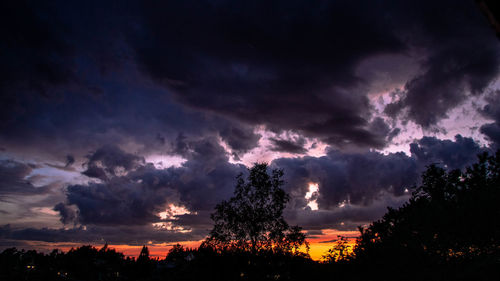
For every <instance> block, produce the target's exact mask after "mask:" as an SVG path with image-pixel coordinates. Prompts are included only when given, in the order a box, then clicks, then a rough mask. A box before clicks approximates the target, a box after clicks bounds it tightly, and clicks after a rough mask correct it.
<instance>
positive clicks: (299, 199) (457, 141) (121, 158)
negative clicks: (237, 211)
mask: <svg viewBox="0 0 500 281" xmlns="http://www.w3.org/2000/svg"><path fill="white" fill-rule="evenodd" d="M0 11H1V12H0V13H1V16H0V30H1V40H0V77H1V78H0V247H2V248H5V247H10V246H17V247H40V248H42V247H47V248H50V247H52V246H54V245H56V246H61V245H63V246H64V245H73V244H75V245H76V244H81V243H91V244H102V243H104V241H107V242H108V243H110V244H113V245H122V247H125V246H131V247H132V246H137V245H142V244H146V243H149V244H150V245H151V247H155V246H158V247H167V246H168V245H170V244H172V243H175V242H185V243H187V242H193V241H194V242H195V241H199V240H201V239H203V238H204V237H205V235H206V234H207V232H208V230H209V229H210V228H211V221H210V218H209V215H210V213H211V212H212V211H213V208H214V206H215V204H217V203H218V202H220V201H221V200H224V199H227V198H229V197H230V196H231V194H232V192H233V188H234V183H235V177H236V175H238V174H239V173H241V172H243V173H245V172H246V169H247V167H249V166H251V165H252V163H254V162H257V161H258V162H262V161H265V162H268V163H270V165H271V166H272V167H273V168H281V169H284V173H285V178H286V185H285V189H286V190H287V192H288V193H289V194H290V195H291V198H292V199H291V201H290V202H289V204H288V207H287V209H286V218H287V219H288V221H289V222H290V223H291V224H299V225H301V226H303V227H304V229H305V230H306V231H307V233H308V234H309V237H310V239H311V241H313V242H314V243H316V244H317V245H319V246H317V247H318V248H320V247H323V246H321V245H327V246H328V245H330V244H328V243H320V242H328V241H331V240H332V239H334V238H335V237H336V234H337V233H348V234H349V233H354V232H350V231H353V230H356V227H357V226H358V225H364V224H367V223H369V222H370V221H372V220H375V219H378V218H380V216H381V215H382V214H383V213H384V212H385V210H386V207H387V206H398V205H400V204H402V203H403V202H405V200H407V199H408V196H409V194H410V193H411V187H412V186H414V185H415V184H418V181H419V177H420V174H421V172H422V171H423V169H425V166H426V165H428V164H430V163H439V164H440V165H442V166H444V167H447V168H463V167H464V166H466V165H467V164H470V163H471V162H473V161H474V160H475V159H476V155H477V154H478V153H480V152H482V151H492V150H495V149H496V148H497V147H498V146H499V145H500V81H499V77H500V76H499V75H500V73H499V71H500V69H499V62H500V40H498V38H497V37H496V36H495V31H494V30H493V29H492V28H491V27H490V26H489V22H488V20H487V17H485V16H484V15H483V14H482V13H481V10H480V9H479V8H478V6H477V5H476V3H475V2H474V1H472V0H471V1H468V0H463V1H457V0H449V1H430V0H429V1H427V0H425V1H422V0H421V1H399V0H398V1H396V0H393V1H389V0H387V1H326V0H322V1H319V0H318V1H315V0H313V1H311V0H308V1H290V0H286V1H285V0H283V1H255V0H254V1H231V0H227V1H225V0H205V1H188V0H186V1H137V2H130V1H79V2H76V1H3V2H2V4H0ZM332 237H333V238H332ZM194 242H193V243H194ZM322 249H323V248H322Z"/></svg>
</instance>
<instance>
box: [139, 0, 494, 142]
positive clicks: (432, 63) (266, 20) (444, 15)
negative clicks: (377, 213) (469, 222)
mask: <svg viewBox="0 0 500 281" xmlns="http://www.w3.org/2000/svg"><path fill="white" fill-rule="evenodd" d="M360 7H362V8H360ZM142 13H143V18H144V20H143V22H142V25H141V28H140V29H138V32H137V34H135V35H134V36H135V37H134V36H132V37H131V38H132V39H130V42H131V45H132V46H133V47H134V50H135V51H136V54H137V58H138V60H139V62H140V63H141V65H142V67H143V69H144V71H145V72H146V73H148V74H149V75H151V77H153V78H154V79H156V80H157V81H159V82H160V83H162V84H164V85H166V86H167V87H168V88H169V89H171V90H173V91H174V93H176V95H177V99H178V100H180V101H181V102H183V103H185V104H188V105H190V106H193V107H196V108H199V109H203V110H208V111H212V112H217V113H220V114H223V115H225V116H230V117H234V118H238V119H240V120H243V121H245V122H247V123H250V124H265V125H267V126H268V127H269V128H271V129H277V130H283V129H290V130H295V131H297V132H300V133H302V134H304V135H306V136H310V137H318V138H320V139H321V140H323V141H325V142H327V143H330V144H335V145H344V144H345V143H346V142H347V143H354V144H356V145H358V146H372V147H383V146H384V144H385V143H386V139H385V137H386V135H383V134H377V133H378V132H379V131H377V130H375V128H374V127H373V126H370V124H369V119H370V114H369V112H370V107H369V102H368V99H367V98H366V89H365V88H363V85H365V83H366V82H369V81H366V80H365V79H367V77H358V76H357V75H356V74H355V73H356V72H355V70H356V67H357V66H358V65H359V64H360V63H361V62H362V61H363V60H364V59H367V58H371V57H373V56H377V55H381V54H399V55H406V56H415V59H416V63H418V64H419V66H420V69H421V71H420V72H419V73H418V74H417V75H416V76H415V77H412V78H411V79H410V80H409V81H407V83H406V86H405V89H404V91H403V92H402V96H401V97H400V99H399V100H398V101H396V102H394V103H392V104H390V105H389V106H388V107H387V108H386V113H387V114H389V115H390V116H393V117H396V116H398V115H399V114H400V113H401V112H402V110H403V109H404V110H406V111H407V115H406V116H405V117H406V118H407V119H410V120H413V121H415V122H416V123H417V124H419V125H422V126H424V127H428V126H430V125H433V124H435V123H436V122H437V121H439V120H440V119H441V118H443V117H445V116H446V113H447V112H448V111H449V110H450V109H452V108H454V107H455V106H457V105H458V104H459V103H460V102H462V101H463V100H465V98H466V97H467V92H469V91H470V92H471V93H472V94H478V93H481V92H482V91H483V90H484V88H485V87H486V86H487V85H488V83H489V82H490V81H492V79H493V77H494V76H495V75H496V74H497V70H498V67H497V66H498V42H496V38H495V37H494V35H493V34H492V32H491V30H490V29H489V27H488V24H487V21H486V19H485V18H484V17H483V15H481V13H480V11H479V9H478V8H477V7H476V6H475V4H474V3H473V1H458V2H457V1H439V2H437V3H436V2H435V1H418V3H417V2H412V3H410V2H407V1H405V2H401V1H383V2H377V3H372V2H369V3H368V2H367V3H365V4H360V3H359V2H356V3H355V4H354V3H349V2H340V1H337V2H333V1H331V2H321V3H317V2H315V1H313V2H311V1H303V2H296V1H293V2H291V1H275V2H269V1H251V2H233V1H218V2H209V1H206V2H205V1H201V2H190V1H187V2H186V1H184V2H182V3H179V2H170V1H164V2H154V3H148V4H145V5H144V6H143V7H142ZM186 15H189V17H186ZM187 18H189V21H188V20H186V19H187Z"/></svg>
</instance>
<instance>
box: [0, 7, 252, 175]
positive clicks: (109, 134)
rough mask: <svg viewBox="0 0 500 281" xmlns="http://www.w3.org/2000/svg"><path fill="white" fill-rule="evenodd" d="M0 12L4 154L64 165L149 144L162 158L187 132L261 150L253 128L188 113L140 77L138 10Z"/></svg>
mask: <svg viewBox="0 0 500 281" xmlns="http://www.w3.org/2000/svg"><path fill="white" fill-rule="evenodd" d="M1 5H2V9H0V11H1V16H0V20H1V23H2V24H1V27H0V28H1V30H2V31H3V32H2V36H4V37H3V38H4V39H5V40H2V42H1V43H0V48H1V50H2V51H1V52H0V60H1V62H2V63H1V64H0V75H1V76H2V79H1V83H0V91H1V95H0V101H1V102H0V109H1V113H0V116H1V117H2V118H1V119H2V122H1V124H0V144H1V145H2V147H4V148H5V151H8V152H9V153H13V154H14V153H25V154H30V155H36V156H41V157H42V158H45V159H47V161H49V160H51V161H63V162H66V163H67V161H65V160H62V159H63V158H64V157H65V156H66V155H68V154H71V155H72V156H73V157H74V160H75V161H76V162H80V160H82V157H83V156H85V154H86V153H87V151H89V150H95V149H97V148H98V147H100V146H101V145H102V144H103V143H115V144H120V145H123V144H124V143H131V142H133V143H138V144H140V145H142V146H143V149H142V150H143V151H142V152H143V154H147V153H158V152H159V151H164V150H165V149H168V147H164V146H165V144H168V143H170V142H171V141H172V140H173V138H175V136H176V135H177V134H178V133H179V132H180V131H182V132H184V133H185V134H186V135H187V136H203V135H218V134H219V132H224V133H221V135H224V138H225V140H227V142H228V143H230V144H229V145H230V146H231V147H233V148H234V150H235V151H237V152H238V153H244V152H246V151H247V150H248V149H251V148H252V147H253V146H255V144H256V142H257V140H258V136H256V135H254V134H253V133H252V132H253V128H249V127H248V126H240V124H239V122H237V121H230V120H227V119H224V118H220V117H216V116H213V115H211V114H208V113H206V112H205V113H200V112H196V111H193V110H190V109H186V108H185V107H184V106H182V105H178V104H176V103H175V102H173V101H172V99H171V96H170V94H169V93H168V92H166V91H165V89H164V88H163V87H158V86H157V85H155V84H154V83H151V81H150V79H149V78H147V77H144V76H143V75H141V74H140V73H138V72H137V69H136V67H135V65H136V64H135V62H134V59H133V56H132V54H133V53H132V52H131V50H130V47H129V46H128V44H127V42H126V40H125V39H126V37H127V36H126V35H127V34H129V33H130V32H131V30H132V29H134V28H135V27H136V26H137V17H136V15H135V13H136V12H135V11H136V10H137V9H136V8H135V7H134V4H133V3H125V2H124V3H121V4H120V5H117V4H116V3H114V2H101V1H85V2H79V3H69V2H67V1H53V2H51V3H42V2H39V1H9V2H5V3H2V4H1ZM238 130H239V131H238ZM247 137H249V138H247ZM249 139H251V140H249ZM41 147H43V149H40V148H41ZM67 168H69V167H67ZM89 172H90V170H89ZM95 172H97V171H95Z"/></svg>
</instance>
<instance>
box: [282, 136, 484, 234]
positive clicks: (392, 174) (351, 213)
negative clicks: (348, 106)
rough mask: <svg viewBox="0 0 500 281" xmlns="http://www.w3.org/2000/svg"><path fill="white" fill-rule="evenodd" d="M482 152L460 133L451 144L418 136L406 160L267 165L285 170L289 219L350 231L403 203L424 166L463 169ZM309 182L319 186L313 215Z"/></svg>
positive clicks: (368, 157) (369, 155)
mask: <svg viewBox="0 0 500 281" xmlns="http://www.w3.org/2000/svg"><path fill="white" fill-rule="evenodd" d="M484 151H488V150H487V149H486V148H481V147H480V146H479V145H478V144H477V143H476V142H475V141H474V140H473V139H472V138H466V137H462V136H460V135H457V136H456V137H455V140H454V141H452V140H439V139H436V138H431V137H424V138H422V139H420V140H416V141H415V142H414V143H412V144H411V156H407V155H406V154H404V153H390V154H387V155H384V154H381V153H378V152H360V153H342V152H339V151H335V150H333V151H330V152H328V154H327V155H326V156H324V157H319V158H317V157H310V156H306V157H300V158H281V159H276V160H274V161H273V162H272V164H273V166H275V167H279V168H281V169H283V170H284V171H285V181H286V185H285V188H286V190H287V192H288V193H289V194H291V196H292V200H291V201H290V202H289V208H288V213H287V217H288V218H289V219H290V220H291V221H293V222H294V223H298V224H300V225H303V226H304V227H305V228H306V229H311V228H314V229H322V228H337V229H350V230H352V229H355V227H356V226H357V225H361V224H364V223H366V222H369V221H373V220H375V219H377V218H379V217H380V216H381V215H383V214H384V213H385V212H386V208H387V206H391V207H398V206H401V204H403V203H404V202H406V200H407V199H408V198H409V195H410V194H411V191H412V188H413V187H414V186H418V184H420V176H421V173H422V172H423V171H424V170H425V168H426V166H427V165H430V164H437V165H440V166H442V167H445V168H447V169H463V168H465V167H466V166H468V165H470V164H472V163H473V162H475V161H476V160H477V155H478V154H480V153H482V152H484ZM309 183H318V186H319V196H317V198H316V200H317V203H318V205H319V211H318V212H312V211H311V210H310V209H309V208H308V207H306V205H307V203H308V200H306V199H305V198H304V197H305V194H306V192H307V191H309V190H308V186H309ZM406 189H408V191H406ZM341 206H342V207H341Z"/></svg>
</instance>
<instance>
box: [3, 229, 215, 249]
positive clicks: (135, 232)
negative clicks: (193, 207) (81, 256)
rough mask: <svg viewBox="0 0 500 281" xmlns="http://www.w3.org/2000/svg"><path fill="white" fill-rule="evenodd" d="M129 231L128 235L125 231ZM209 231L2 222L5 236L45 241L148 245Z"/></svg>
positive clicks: (200, 236)
mask: <svg viewBox="0 0 500 281" xmlns="http://www.w3.org/2000/svg"><path fill="white" fill-rule="evenodd" d="M125 233H126V234H127V235H124V234H125ZM204 235H205V232H203V233H200V232H199V231H196V230H194V231H191V232H189V233H179V232H177V231H174V230H165V229H155V228H154V227H152V226H118V227H117V226H111V227H109V226H87V227H74V228H69V229H63V228H61V229H50V228H39V229H36V228H24V229H18V228H14V227H11V226H10V225H3V226H0V238H1V240H7V239H9V240H35V241H45V242H77V243H104V242H107V243H111V244H128V245H144V244H148V242H153V243H163V242H177V241H187V240H190V241H196V240H201V239H203V238H204Z"/></svg>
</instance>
